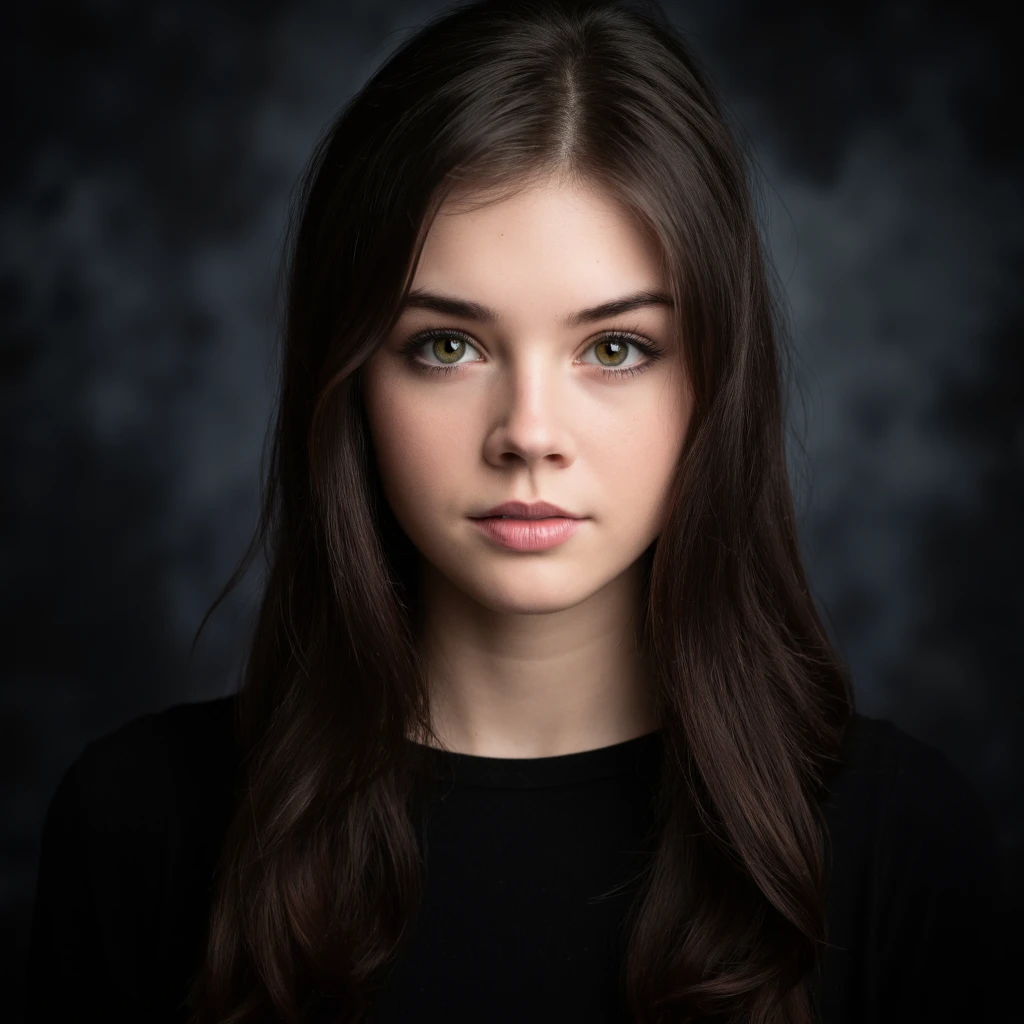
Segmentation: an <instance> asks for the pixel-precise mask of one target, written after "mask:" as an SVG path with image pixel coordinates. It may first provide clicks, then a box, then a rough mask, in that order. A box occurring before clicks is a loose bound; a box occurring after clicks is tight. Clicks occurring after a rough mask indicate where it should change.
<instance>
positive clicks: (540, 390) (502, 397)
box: [484, 351, 575, 467]
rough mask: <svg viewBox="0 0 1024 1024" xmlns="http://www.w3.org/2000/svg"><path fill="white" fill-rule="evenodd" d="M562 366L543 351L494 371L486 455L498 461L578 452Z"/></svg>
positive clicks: (566, 458)
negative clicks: (498, 372) (495, 372)
mask: <svg viewBox="0 0 1024 1024" xmlns="http://www.w3.org/2000/svg"><path fill="white" fill-rule="evenodd" d="M565 382H566V378H565V377H564V375H563V373H562V371H561V369H558V368H556V367H555V366H554V365H553V362H552V360H551V358H550V356H548V355H545V353H543V352H539V351H538V352H534V353H532V354H530V353H527V354H525V355H523V356H522V357H521V358H520V359H519V360H518V362H517V363H516V364H515V365H512V364H511V363H510V364H509V366H508V368H507V369H506V370H505V372H503V373H500V374H497V375H496V376H495V383H494V388H495V393H494V402H493V406H492V409H493V414H492V416H491V420H490V422H489V423H488V431H487V438H486V441H485V452H484V454H485V457H486V458H487V460H488V461H489V462H491V463H492V464H493V465H495V466H499V467H507V466H508V465H509V463H510V462H515V461H519V460H521V461H523V462H526V463H527V464H530V465H532V464H535V463H538V462H541V461H543V460H546V459H550V460H554V461H557V462H560V463H563V464H569V463H571V462H572V460H573V459H574V458H575V444H574V441H573V435H572V430H571V426H572V422H571V420H572V415H571V413H572V408H571V398H570V396H569V394H568V392H567V389H566V388H565V387H563V384H564V383H565Z"/></svg>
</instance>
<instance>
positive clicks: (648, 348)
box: [399, 327, 665, 380]
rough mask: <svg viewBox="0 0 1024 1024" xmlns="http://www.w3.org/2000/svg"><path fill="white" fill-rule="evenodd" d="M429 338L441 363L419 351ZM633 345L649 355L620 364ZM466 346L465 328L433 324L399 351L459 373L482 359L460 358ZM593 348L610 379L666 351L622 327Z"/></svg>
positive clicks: (420, 365) (427, 367)
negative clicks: (640, 361)
mask: <svg viewBox="0 0 1024 1024" xmlns="http://www.w3.org/2000/svg"><path fill="white" fill-rule="evenodd" d="M428 342H430V352H431V354H432V355H433V356H434V357H435V358H436V359H437V360H438V361H439V362H440V364H441V365H433V364H431V363H428V362H424V360H423V359H422V358H420V357H419V356H418V355H417V353H418V352H419V350H421V349H423V348H424V347H425V346H426V344H427V343H428ZM630 346H632V347H633V348H635V349H637V350H638V351H640V352H642V353H643V354H644V355H645V356H646V357H647V358H646V359H645V360H644V361H643V362H642V363H640V364H639V365H638V366H622V365H621V364H622V363H623V362H624V361H625V359H626V357H627V355H628V353H629V349H630ZM467 347H468V348H475V346H474V345H473V343H472V341H471V340H470V339H469V337H468V335H466V334H465V333H463V332H462V331H457V330H452V329H447V328H436V327H434V328H430V329H429V330H426V331H420V332H418V333H417V334H414V335H413V336H412V337H411V338H409V340H408V341H406V342H405V344H403V345H402V347H401V349H400V350H399V354H400V355H403V356H405V358H406V359H407V360H408V362H409V364H410V365H411V366H413V367H414V368H415V369H416V370H418V371H419V372H421V373H423V374H425V375H427V376H431V375H433V374H438V373H441V374H445V375H447V374H450V373H455V374H458V373H461V372H462V368H463V367H464V366H465V365H466V364H467V363H473V362H481V361H482V360H477V359H470V360H466V361H463V362H460V360H461V358H462V356H463V355H464V354H465V351H466V349H467ZM590 349H593V350H594V351H595V352H598V353H600V352H602V351H603V352H604V355H603V356H602V355H600V354H599V355H598V359H599V360H600V361H599V362H598V363H590V364H589V365H591V366H595V365H596V366H598V368H599V369H600V370H601V372H602V374H603V375H604V376H605V377H607V378H609V379H620V380H623V379H625V378H627V377H634V376H636V375H637V374H640V373H643V372H644V371H645V370H647V369H649V368H650V367H652V366H653V365H654V364H655V363H656V362H658V361H659V360H660V359H661V358H662V357H663V356H664V355H665V353H664V351H663V350H662V349H660V348H658V347H657V346H656V345H654V344H652V343H651V342H650V341H647V340H646V339H644V338H640V337H638V336H637V335H635V334H626V333H623V332H621V331H620V332H612V333H609V334H605V335H603V336H602V337H600V338H598V339H597V340H596V341H595V342H593V343H592V344H591V346H590ZM590 349H588V351H590ZM609 356H610V358H611V360H612V362H610V363H608V362H605V361H604V359H605V358H607V357H609Z"/></svg>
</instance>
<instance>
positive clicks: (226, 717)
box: [28, 697, 238, 1020]
mask: <svg viewBox="0 0 1024 1024" xmlns="http://www.w3.org/2000/svg"><path fill="white" fill-rule="evenodd" d="M234 706H235V698H233V697H228V698H221V699H218V700H213V701H203V702H196V703H188V704H179V705H175V706H174V707H171V708H168V709H166V710H164V711H159V712H156V713H152V714H147V715H142V716H139V717H137V718H134V719H132V720H131V721H129V722H126V723H125V724H123V725H121V726H119V727H118V728H116V729H113V730H111V731H109V732H108V733H106V734H105V735H102V736H100V737H98V738H97V739H95V740H93V741H91V742H90V743H88V744H87V745H86V746H85V748H84V749H83V750H82V752H81V753H80V754H79V756H78V757H77V758H76V759H75V760H74V761H73V762H72V764H71V765H70V766H69V767H68V769H67V770H66V771H65V773H64V775H63V777H62V779H61V781H60V783H59V785H58V786H57V789H56V791H55V793H54V795H53V797H52V798H51V801H50V804H49V807H48V809H47V812H46V818H45V821H44V825H43V834H42V841H41V847H40V856H39V871H38V875H37V881H36V891H35V905H34V910H33V919H32V939H31V948H30V955H29V967H28V977H29V981H30V989H31V991H33V992H34V993H35V995H34V996H33V999H34V1000H35V1002H34V1006H33V1013H34V1016H33V1017H32V1019H33V1020H44V1019H45V1020H51V1019H53V1020H57V1019H71V1017H72V1016H73V1011H75V1010H76V1008H77V1006H80V1005H89V1004H94V1005H101V1004H102V1005H104V1007H105V1008H107V1009H109V1010H110V1014H109V1016H110V1019H112V1020H114V1019H117V1020H120V1019H135V1020H142V1019H153V1018H152V1016H151V1015H150V1013H149V1009H147V1008H151V1007H152V1006H153V1005H155V1004H156V1003H158V1002H160V1000H161V999H163V998H165V994H166V993H171V995H169V996H166V998H170V999H174V1000H176V999H178V998H179V997H180V993H179V989H180V981H181V978H183V977H186V976H187V974H188V971H189V970H190V969H191V965H192V964H193V961H194V957H195V951H196V950H197V949H198V948H199V942H200V940H201V938H202V935H203V930H204V922H205V919H206V915H207V913H208V906H209V896H210V886H211V882H212V879H213V872H214V867H215V865H216V862H217V857H218V853H219V847H220V843H221V841H222V837H223V834H224V829H225V827H226V824H227V821H228V819H229V816H230V812H231V807H232V802H233V799H234V789H235V779H236V776H237V763H238V758H237V754H236V749H237V745H236V742H235V739H234ZM69 1001H70V1003H74V1004H76V1005H75V1006H72V1005H70V1004H69ZM66 1004H67V1005H66Z"/></svg>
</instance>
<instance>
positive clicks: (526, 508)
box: [472, 501, 584, 519]
mask: <svg viewBox="0 0 1024 1024" xmlns="http://www.w3.org/2000/svg"><path fill="white" fill-rule="evenodd" d="M487 516H515V518H517V519H544V518H546V517H548V516H563V517H564V518H566V519H583V518H584V517H583V516H577V515H574V514H573V513H572V512H566V511H565V509H564V508H559V507H558V506H557V505H552V504H551V503H550V502H547V501H537V502H534V503H533V504H532V505H529V504H527V503H526V502H525V501H503V502H502V503H501V504H500V505H495V506H494V508H492V509H488V510H487V511H486V512H484V513H482V514H481V515H479V516H473V517H472V518H474V519H485V518H486V517H487Z"/></svg>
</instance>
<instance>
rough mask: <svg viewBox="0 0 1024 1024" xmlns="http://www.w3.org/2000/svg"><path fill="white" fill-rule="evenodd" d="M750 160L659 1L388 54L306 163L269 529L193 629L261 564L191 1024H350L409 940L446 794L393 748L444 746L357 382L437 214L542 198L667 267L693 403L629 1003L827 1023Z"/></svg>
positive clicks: (669, 574) (542, 1) (790, 550)
mask: <svg viewBox="0 0 1024 1024" xmlns="http://www.w3.org/2000/svg"><path fill="white" fill-rule="evenodd" d="M737 135H738V133H734V132H733V131H732V130H731V129H730V128H729V126H728V124H727V121H726V118H725V116H724V114H723V113H722V110H721V109H720V106H719V103H718V101H717V100H716V98H715V96H714V94H713V91H712V89H711V86H710V83H709V79H708V76H707V74H706V73H705V72H704V71H702V70H701V68H700V67H699V65H698V62H697V61H696V60H695V58H694V56H693V55H692V53H691V52H690V50H689V48H688V45H687V44H686V42H685V41H684V39H683V37H682V35H681V34H680V33H679V31H678V30H677V29H675V28H674V27H673V26H672V24H671V23H670V22H669V20H668V19H667V18H666V17H665V15H664V14H663V12H662V11H661V9H660V8H659V7H658V6H657V5H656V4H654V3H643V2H640V0H635V2H606V0H519V2H512V0H484V2H478V3H471V4H466V5H459V6H455V7H450V8H448V9H446V10H445V11H443V12H442V13H441V14H440V15H438V16H436V17H435V18H433V19H432V20H430V21H428V22H427V23H425V24H424V25H423V26H422V27H421V28H420V29H419V30H418V31H416V32H415V33H414V34H413V35H411V36H410V37H409V38H408V39H406V40H405V41H404V42H402V43H401V44H400V46H398V48H397V49H396V50H395V51H394V52H393V53H392V55H391V56H390V57H389V58H388V59H387V60H386V61H385V62H384V63H383V64H382V65H381V66H380V68H379V69H378V70H377V71H375V73H374V74H373V75H372V76H371V77H370V79H369V80H368V81H367V82H366V84H365V85H364V86H363V87H362V88H361V89H360V90H359V91H358V92H357V93H356V94H355V95H354V96H353V97H352V99H351V100H350V101H349V102H348V103H347V104H346V105H345V106H344V108H343V109H342V111H341V112H340V114H339V115H338V116H337V118H336V119H335V120H334V121H333V123H332V124H331V125H330V126H329V128H328V129H327V131H326V132H325V134H324V135H323V137H322V138H321V139H320V141H319V142H318V143H317V145H316V148H315V151H314V153H313V155H312V157H311V160H310V163H309V165H308V168H307V170H306V173H305V174H304V177H303V179H302V182H301V188H300V190H299V193H298V195H297V197H296V205H295V209H294V211H293V220H292V225H291V229H290V231H289V236H288V242H287V250H288V251H287V257H288V258H287V260H286V262H285V277H284V278H283V279H282V280H283V283H284V285H285V288H286V293H285V302H284V308H283V324H282V338H283V345H282V357H281V378H280V395H279V401H278V404H277V408H276V412H275V416H274V420H273V432H272V444H271V446H270V449H269V458H268V461H266V462H265V463H264V467H263V474H262V475H263V492H262V507H261V516H260V521H259V525H258V527H257V529H256V532H255V534H254V536H253V538H252V541H251V543H250V545H249V547H248V550H247V551H246V553H245V555H244V557H243V559H242V561H241V563H240V564H239V566H238V568H237V569H236V571H235V573H234V574H233V576H232V578H231V579H230V580H229V581H228V583H227V584H226V586H225V588H224V590H222V591H221V593H220V595H219V596H218V598H217V600H216V601H215V602H214V604H213V605H212V606H211V608H210V609H209V610H208V611H207V614H206V616H205V617H204V619H203V623H202V624H201V625H200V628H199V632H201V631H202V629H203V626H204V625H205V623H206V621H207V619H208V618H209V615H210V613H211V612H212V611H213V610H214V608H216V607H217V605H218V604H219V603H220V601H221V600H223V598H224V597H225V596H226V594H227V593H228V592H229V591H230V590H231V588H232V587H234V586H235V585H236V584H237V583H238V582H239V580H240V579H241V578H242V576H243V575H244V573H245V572H246V571H247V570H248V568H249V567H250V565H251V563H252V560H253V558H254V557H255V556H256V554H257V553H260V552H262V553H263V554H264V556H265V558H266V565H267V576H266V580H265V585H264V588H263V591H262V597H261V601H260V605H259V611H258V616H257V618H256V621H255V625H254V629H253V634H252V638H251V643H250V646H249V648H248V651H247V657H246V659H245V664H244V666H243V670H242V678H241V681H240V686H239V692H238V695H237V705H236V707H237V720H236V728H237V735H238V739H239V743H240V752H241V758H242V760H241V772H242V775H241V782H240V785H239V790H238V793H239V796H238V800H237V804H236V807H235V810H234V815H233V817H232V820H231V821H230V823H229V825H228V828H227V831H226V834H225V837H224V842H223V846H222V849H221V858H220V862H219V864H218V868H217V873H216V877H215V881H214V899H213V904H212V909H211V915H210V919H209V931H208V935H207V938H206V945H205V949H204V951H203V956H202V960H201V963H200V964H199V967H198V970H197V973H196V974H195V976H194V978H193V979H192V987H191V991H190V995H189V1006H190V1008H191V1011H192V1021H193V1024H213V1022H216V1024H242V1022H252V1021H258V1020H259V1021H262V1020H267V1019H274V1020H283V1021H287V1022H298V1021H300V1020H301V1021H314V1020H316V1021H319V1020H324V1021H327V1020H333V1021H358V1020H362V1019H365V1014H366V1012H367V1010H368V1008H369V1007H370V1006H371V1003H372V993H373V991H374V988H375V986H376V985H377V984H378V983H379V982H380V980H381V978H382V977H383V976H384V974H385V973H386V971H387V968H388V966H389V964H391V963H392V962H394V960H395V958H396V957H397V956H398V955H399V953H400V952H401V949H402V946H403V941H404V940H405V939H406V938H407V937H408V935H409V932H410V930H411V928H412V926H413V924H414V922H415V919H416V915H417V910H418V906H419V896H420V893H421V891H422V884H423V874H422V872H423V864H424V861H423V858H422V856H421V852H422V846H421V843H422V837H423V822H424V820H425V817H424V816H425V814H426V807H427V804H428V802H429V793H430V788H429V781H428V765H427V757H426V753H425V749H426V748H424V747H422V746H420V745H419V744H414V743H410V742H408V739H407V737H408V736H410V735H413V734H419V735H424V736H433V735H434V734H433V732H432V730H431V726H430V714H429V701H428V694H427V687H426V674H425V665H424V661H423V657H422V654H421V652H420V650H419V649H418V646H417V643H416V641H415V638H416V636H417V633H416V626H417V621H418V619H417V616H418V609H419V592H418V579H417V560H416V559H417V552H416V551H415V550H414V549H413V547H412V545H411V542H410V541H409V540H408V538H407V537H405V535H404V534H403V532H402V530H401V529H400V527H399V526H398V524H397V522H396V521H395V519H394V516H393V515H392V513H391V511H390V509H389V507H388V503H387V501H386V500H385V498H384V496H383V492H382V489H381V485H380V480H379V477H378V474H377V470H376V468H375V465H374V460H373V457H372V448H371V445H370V443H369V434H368V424H367V420H366V417H365V411H364V407H363V405H362V399H361V392H360V383H361V374H360V368H361V367H362V365H363V364H364V363H365V362H366V361H367V359H368V358H369V357H370V356H371V355H372V354H373V352H374V351H375V349H376V347H377V346H378V345H379V344H381V343H382V342H383V340H384V338H385V337H386V336H387V335H388V334H389V333H390V331H391V330H392V329H393V328H394V326H395V325H396V323H397V319H398V315H399V311H400V307H401V303H402V300H403V299H404V297H405V295H406V294H407V292H408V290H409V287H410V285H411V281H412V279H413V274H414V271H415V268H416V265H417V262H418V259H419V256H420V253H421V251H422V246H423V242H424V239H425V237H426V233H427V231H428V229H429V227H430V224H431V222H432V219H433V218H434V216H435V215H436V214H437V211H438V209H439V208H440V206H441V204H442V203H443V202H444V201H445V200H446V199H449V198H454V197H455V196H456V195H457V194H459V195H463V196H469V197H473V196H476V197H478V198H479V199H480V201H481V202H490V201H493V200H494V199H495V198H496V197H497V198H501V197H502V196H507V195H510V194H513V193H514V192H515V191H517V190H518V189H521V188H523V187H525V186H527V185H529V184H530V183H531V182H534V181H537V180H540V179H542V178H545V177H550V176H552V175H554V176H556V177H558V178H560V179H561V180H566V181H571V182H583V183H586V184H588V185H592V186H596V187H598V188H600V189H601V190H603V191H604V192H605V193H607V194H609V195H612V196H614V197H615V198H617V199H618V200H619V201H620V202H621V203H622V204H624V206H625V207H626V209H627V210H628V211H629V212H630V214H631V215H632V216H633V217H635V219H636V223H637V224H638V225H640V226H641V228H642V229H643V230H645V231H647V232H650V234H651V236H652V237H653V238H654V239H656V240H657V243H658V245H659V250H660V252H661V254H662V255H663V258H664V261H665V262H664V267H665V270H666V273H667V275H668V278H669V280H670V282H671V288H672V295H673V298H674V300H675V309H676V313H675V314H674V315H676V316H677V317H678V318H679V319H678V322H677V323H678V328H679V331H680V337H682V338H683V339H684V352H683V358H684V360H685V364H686V371H687V376H688V378H689V381H690V383H691V386H692V389H693V399H694V406H693V414H692V417H691V421H690V426H689V431H688V434H687V437H686V441H685V446H684V449H683V452H682V455H681V457H680V461H679V464H678V466H677V467H676V468H675V471H674V474H673V477H672V479H671V481H670V482H669V488H670V493H669V498H668V504H667V508H668V513H667V518H666V520H665V526H664V529H663V532H662V533H661V535H660V536H659V538H658V539H657V540H656V541H655V542H654V543H653V544H652V545H651V547H650V548H649V549H648V551H647V552H645V554H644V556H643V558H644V560H645V567H644V568H645V575H644V600H643V606H642V608H641V609H640V612H641V615H640V616H639V621H640V623H641V628H642V640H643V642H644V644H645V645H646V646H645V650H646V651H647V652H649V654H648V656H649V658H650V660H651V670H652V672H653V676H652V678H653V679H654V680H655V684H656V690H657V692H656V699H657V709H658V714H659V719H660V723H661V726H662V735H663V755H662V756H663V761H662V770H661V782H660V788H659V791H658V796H657V815H658V817H657V821H658V830H659V831H658V836H657V847H656V850H655V851H654V853H653V855H652V859H651V861H650V865H649V870H648V871H647V873H646V875H645V876H644V879H643V884H642V887H641V888H640V889H639V890H638V892H637V893H636V897H635V900H634V902H633V904H632V906H631V908H630V912H629V915H628V920H627V925H628V946H627V948H626V955H625V958H624V961H623V964H622V977H621V979H620V981H621V986H622V992H623V999H624V1005H626V1007H627V1009H628V1013H629V1015H630V1017H631V1019H633V1020H634V1021H637V1022H642V1024H648V1022H650V1024H654V1022H668V1021H679V1022H687V1021H692V1020H695V1019H698V1018H709V1019H713V1020H716V1021H718V1020H721V1021H749V1022H750V1024H769V1022H772V1024H782V1022H787V1024H789V1022H793V1024H810V1022H811V1021H812V1020H814V1019H815V1014H816V1000H815V997H814V988H813V974H814V972H815V970H816V969H818V968H819V967H820V964H821V962H822V959H823V958H824V956H825V955H826V953H827V945H828V942H827V934H826V933H827V920H826V913H825V905H826V891H827V885H828V875H829V871H830V867H831V850H830V845H829V836H828V829H827V825H826V822H825V819H824V814H823V811H822V807H821V805H820V803H821V801H820V798H821V796H822V793H823V791H824V787H825V786H826V783H827V778H828V774H827V773H828V771H829V764H830V763H833V764H834V763H838V762H839V760H840V753H841V745H842V738H843V734H844V731H845V728H846V725H847V724H848V723H849V721H850V720H851V719H852V717H853V715H854V701H853V692H852V687H851V684H850V680H849V675H848V671H847V669H846V668H845V666H844V665H843V663H842V661H841V660H840V658H839V656H838V654H837V653H836V650H835V649H834V647H833V646H832V644H831V643H830V640H829V637H828V635H827V633H826V630H825V628H824V626H823V624H822V621H821V619H820V618H819V615H818V612H817V611H816V608H815V604H814V600H813V597H812V596H811V594H810V591H809V588H808V584H807V580H806V576H805V572H804V568H803V565H802V563H801V557H800V552H799V545H798V537H797V528H796V523H795V516H794V507H793V500H792V496H791V490H790V484H789V478H788V474H787V465H786V455H785V422H786V417H785V401H784V395H785V391H784V383H785V381H784V376H785V375H784V374H783V373H782V372H781V371H782V367H780V357H781V355H783V354H785V351H786V350H785V349H784V348H783V347H782V343H783V342H784V341H785V340H786V335H787V332H786V330H785V322H786V317H785V315H784V313H783V308H784V306H785V303H784V301H783V300H782V298H781V288H780V287H779V286H778V281H777V278H776V277H775V276H774V273H773V272H772V271H771V269H770V264H769V262H768V261H767V260H766V258H765V255H764V252H763V249H762V245H761V242H760V239H759V234H758V216H757V206H756V203H755V198H754V197H755V193H754V190H753V189H752V182H753V180H754V176H753V174H752V171H751V168H752V166H753V161H751V160H750V159H749V158H748V157H747V155H746V153H745V150H744V148H743V147H742V146H741V145H740V144H739V143H738V142H737ZM197 637H198V633H197ZM434 740H435V742H436V743H437V745H439V746H440V745H441V744H440V741H438V740H437V737H436V736H434Z"/></svg>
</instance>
